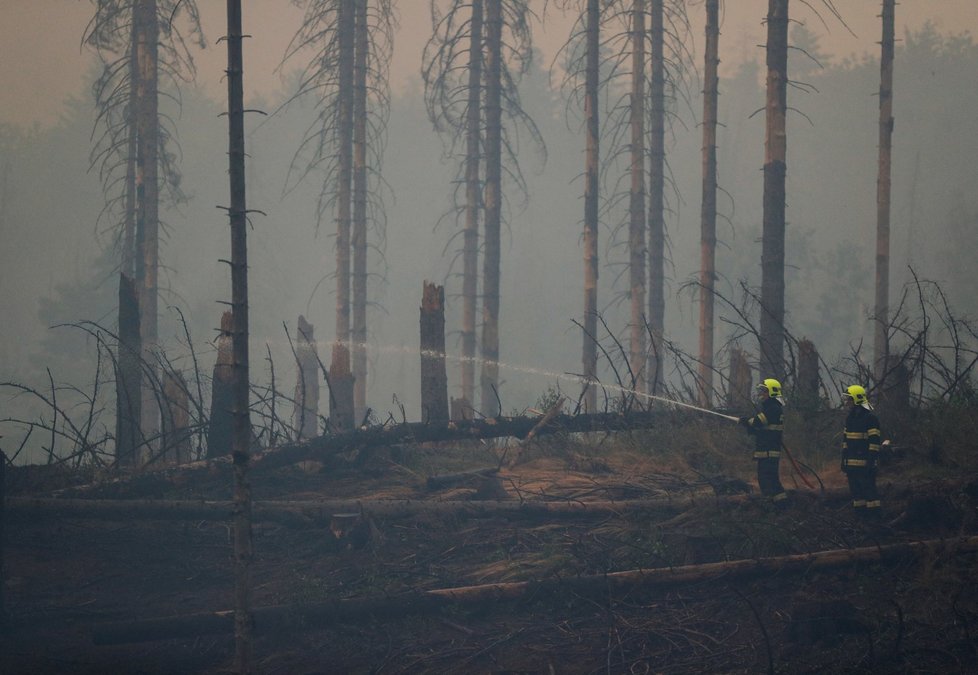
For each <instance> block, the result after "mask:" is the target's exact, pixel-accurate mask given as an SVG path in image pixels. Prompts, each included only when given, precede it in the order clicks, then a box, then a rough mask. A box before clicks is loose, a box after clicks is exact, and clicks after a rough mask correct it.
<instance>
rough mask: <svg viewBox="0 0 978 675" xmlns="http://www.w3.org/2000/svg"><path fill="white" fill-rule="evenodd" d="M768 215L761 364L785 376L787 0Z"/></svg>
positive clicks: (783, 1)
mask: <svg viewBox="0 0 978 675" xmlns="http://www.w3.org/2000/svg"><path fill="white" fill-rule="evenodd" d="M766 54H767V98H766V104H765V133H764V215H763V228H762V233H761V320H760V351H761V354H760V364H761V371H762V375H763V376H764V377H774V378H776V379H782V378H783V377H784V225H785V218H784V214H785V174H786V166H787V164H786V156H787V131H786V126H785V119H786V115H787V110H788V102H787V88H788V0H768V13H767V47H766Z"/></svg>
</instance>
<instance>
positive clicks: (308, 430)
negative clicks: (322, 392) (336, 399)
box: [292, 315, 319, 439]
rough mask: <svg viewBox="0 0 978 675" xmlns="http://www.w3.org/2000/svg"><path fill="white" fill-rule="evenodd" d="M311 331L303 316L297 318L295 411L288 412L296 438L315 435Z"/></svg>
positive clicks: (314, 364)
mask: <svg viewBox="0 0 978 675" xmlns="http://www.w3.org/2000/svg"><path fill="white" fill-rule="evenodd" d="M315 330H316V329H315V327H314V326H313V325H312V324H311V323H309V322H308V321H306V318H305V317H304V316H302V315H300V316H299V321H298V336H297V338H296V349H295V354H296V375H297V377H296V383H295V409H294V411H293V413H292V420H293V422H292V424H293V427H294V428H295V430H296V436H297V438H299V439H303V438H312V437H313V436H315V435H316V434H317V433H318V424H317V420H318V418H319V355H318V353H317V352H318V350H317V348H316V336H315Z"/></svg>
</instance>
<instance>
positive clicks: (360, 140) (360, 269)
mask: <svg viewBox="0 0 978 675" xmlns="http://www.w3.org/2000/svg"><path fill="white" fill-rule="evenodd" d="M354 23H355V29H354V35H355V40H354V57H353V237H352V247H353V280H352V282H353V331H352V336H351V337H352V341H353V344H352V347H351V351H352V354H353V408H354V414H355V415H356V416H361V415H363V414H364V411H365V410H366V407H367V50H368V49H369V39H368V34H367V0H356V12H355V16H354Z"/></svg>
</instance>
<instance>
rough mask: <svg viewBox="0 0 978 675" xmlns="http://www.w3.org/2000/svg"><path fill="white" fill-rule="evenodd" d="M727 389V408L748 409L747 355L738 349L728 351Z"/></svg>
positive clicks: (749, 374)
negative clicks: (728, 374)
mask: <svg viewBox="0 0 978 675" xmlns="http://www.w3.org/2000/svg"><path fill="white" fill-rule="evenodd" d="M729 378H730V379H729V382H728V387H727V408H729V409H730V410H740V409H743V408H745V407H750V403H751V371H750V364H748V363H747V355H746V354H745V353H744V350H742V349H740V348H739V347H733V348H731V349H730V376H729Z"/></svg>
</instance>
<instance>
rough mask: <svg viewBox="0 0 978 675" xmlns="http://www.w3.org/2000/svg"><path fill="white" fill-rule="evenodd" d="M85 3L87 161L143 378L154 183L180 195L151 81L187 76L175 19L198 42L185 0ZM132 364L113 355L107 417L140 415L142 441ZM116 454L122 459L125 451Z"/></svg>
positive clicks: (154, 294) (154, 270)
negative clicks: (90, 75) (92, 77)
mask: <svg viewBox="0 0 978 675" xmlns="http://www.w3.org/2000/svg"><path fill="white" fill-rule="evenodd" d="M93 4H94V5H95V14H94V16H93V18H92V20H91V21H90V22H89V24H88V26H87V27H86V30H85V36H84V41H85V43H86V44H87V45H89V46H90V47H92V48H93V49H94V50H95V51H96V52H97V53H98V54H99V57H100V59H101V61H102V64H103V70H102V74H101V76H100V77H99V78H98V80H97V81H96V83H95V85H94V87H93V93H94V95H95V101H96V106H97V108H98V111H99V115H98V118H97V122H96V133H95V137H96V141H95V144H94V146H93V149H92V153H91V165H92V167H98V170H99V173H100V176H101V178H102V184H103V192H104V195H105V200H106V203H105V208H104V210H103V213H102V216H103V217H104V218H105V219H107V220H108V226H109V230H110V232H111V234H112V239H113V241H114V243H115V245H116V247H117V248H118V250H119V268H120V273H121V277H120V298H124V297H128V290H127V289H128V287H130V286H132V287H134V288H135V289H136V292H137V296H138V305H139V306H138V311H135V312H133V311H131V308H127V309H125V310H123V308H122V304H124V303H121V304H120V334H123V333H125V334H126V335H130V336H131V335H132V334H133V331H134V330H135V331H136V332H137V333H139V335H140V340H139V342H140V343H141V348H142V353H143V358H142V360H143V362H144V364H147V365H149V366H150V368H151V372H152V364H153V363H155V361H156V356H155V350H156V344H157V341H158V336H159V329H158V296H159V266H160V245H159V243H160V236H159V233H160V216H159V213H160V201H161V195H160V186H161V185H166V186H167V187H168V188H169V192H168V193H167V196H168V197H169V198H170V199H171V200H173V201H180V200H182V199H183V195H182V193H181V192H180V190H179V184H180V181H179V173H178V171H177V169H176V166H175V164H174V153H173V152H172V151H171V150H170V149H169V146H170V145H171V144H172V142H173V136H174V131H173V129H172V128H171V127H169V126H168V125H167V120H168V119H172V118H173V117H174V116H172V115H171V116H167V115H163V114H161V113H160V109H159V107H160V106H159V92H160V89H161V84H160V82H161V78H163V79H164V80H165V81H166V83H167V86H168V87H169V88H176V87H177V86H178V85H179V83H180V82H181V81H185V80H187V79H190V78H192V77H193V76H194V73H195V69H194V62H193V58H192V56H191V53H190V51H189V49H188V43H187V41H186V36H185V34H184V33H183V32H181V30H180V29H179V25H180V23H179V22H178V21H177V20H176V19H177V18H178V17H179V16H181V15H182V16H184V17H186V20H187V25H188V26H189V28H188V31H189V32H188V33H187V34H188V35H189V36H190V37H191V38H192V39H194V40H195V41H196V42H197V43H198V44H199V45H201V46H202V45H203V36H202V34H201V31H200V18H199V16H198V12H197V6H196V3H195V2H193V1H192V0H189V1H186V2H182V1H181V0H93ZM173 98H174V99H175V100H176V99H178V97H173ZM123 277H124V278H123ZM123 318H125V320H126V321H129V322H130V323H132V322H135V328H134V327H133V326H132V325H129V326H123V325H122V321H123ZM127 349H128V348H127ZM139 368H140V367H139V363H138V359H131V358H125V359H120V373H119V374H118V376H117V380H118V381H119V382H120V383H123V382H124V384H123V386H121V389H123V390H125V392H128V393H127V394H126V396H123V397H117V398H118V399H119V406H120V408H119V410H118V411H117V412H118V414H119V415H120V416H121V417H127V416H131V415H132V414H133V413H134V412H138V411H141V412H140V413H139V414H140V416H141V418H142V421H141V424H140V426H141V427H142V432H141V434H139V435H138V437H140V438H142V437H146V436H152V435H153V434H154V430H155V429H156V428H157V427H158V424H159V412H160V411H159V406H158V405H157V399H156V396H155V395H154V394H153V393H152V392H151V391H150V389H149V387H148V386H147V387H142V386H141V384H140V381H141V379H142V378H141V373H140V372H139ZM123 369H126V372H122V370H123ZM157 380H158V378H156V377H153V376H152V375H151V376H150V377H149V378H147V381H148V382H150V383H152V382H155V381H157ZM141 388H142V389H143V394H142V398H143V402H142V403H141V404H140V405H139V406H135V405H134V404H133V403H132V402H129V401H128V396H129V395H130V394H132V393H134V392H135V391H138V390H140V389H141ZM130 431H131V430H130ZM120 438H122V437H120ZM124 438H125V440H124V445H125V444H131V443H133V442H135V439H136V438H137V435H133V434H131V433H129V432H126V433H125V434H124ZM118 440H119V439H117V442H118ZM120 451H121V452H122V454H123V455H125V456H127V457H129V456H134V451H135V448H129V447H122V448H120Z"/></svg>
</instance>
